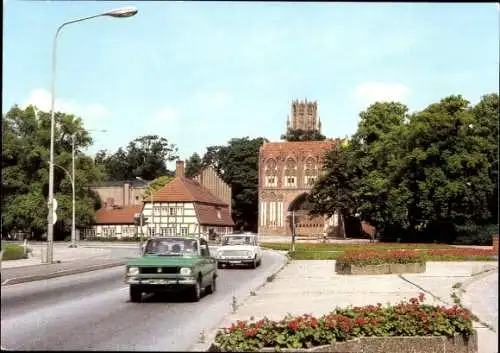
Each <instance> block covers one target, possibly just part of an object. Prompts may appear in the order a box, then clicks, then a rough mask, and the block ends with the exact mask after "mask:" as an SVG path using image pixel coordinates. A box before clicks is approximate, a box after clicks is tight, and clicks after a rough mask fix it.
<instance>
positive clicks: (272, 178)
mask: <svg viewBox="0 0 500 353" xmlns="http://www.w3.org/2000/svg"><path fill="white" fill-rule="evenodd" d="M264 174H265V179H264V184H265V186H267V187H277V186H278V182H277V178H276V176H277V175H278V166H277V164H276V161H275V160H274V159H272V158H271V159H269V160H268V161H267V162H266V166H265V170H264Z"/></svg>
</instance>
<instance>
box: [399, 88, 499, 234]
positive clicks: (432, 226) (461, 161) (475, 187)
mask: <svg viewBox="0 0 500 353" xmlns="http://www.w3.org/2000/svg"><path fill="white" fill-rule="evenodd" d="M483 127H484V123H482V122H480V121H478V120H477V119H476V117H475V116H474V114H473V109H471V108H470V107H469V102H468V101H467V100H465V99H464V98H463V97H462V96H449V97H446V98H444V99H442V100H441V101H440V102H439V103H435V104H431V105H430V106H429V107H427V108H426V109H425V110H423V111H422V112H420V113H417V114H414V115H413V116H412V118H411V119H410V122H409V126H408V131H409V134H408V142H407V145H408V146H409V147H410V148H409V151H408V153H407V156H406V159H405V162H404V164H405V166H404V168H403V169H402V170H401V172H402V173H404V177H403V179H404V180H405V183H406V185H407V186H408V188H409V189H410V190H411V191H412V201H411V204H410V207H409V213H411V214H412V217H414V218H416V220H419V225H420V224H422V223H423V224H424V226H425V228H427V229H428V231H429V234H430V236H432V237H433V238H434V239H438V240H444V241H452V240H453V238H454V236H455V235H456V231H460V228H461V227H464V226H469V225H470V224H486V223H487V222H488V221H489V220H490V219H491V213H490V210H489V208H488V200H490V199H491V197H492V195H493V193H494V188H495V185H494V181H493V180H492V178H491V174H492V173H491V168H492V164H491V162H490V161H489V160H488V156H487V151H488V149H489V148H490V146H489V144H488V140H489V138H488V137H487V135H486V136H485V135H481V132H482V131H483ZM412 223H416V222H415V221H414V222H412Z"/></svg>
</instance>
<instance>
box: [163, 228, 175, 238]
mask: <svg viewBox="0 0 500 353" xmlns="http://www.w3.org/2000/svg"><path fill="white" fill-rule="evenodd" d="M160 234H161V236H162V237H171V236H174V235H175V228H172V227H161V228H160Z"/></svg>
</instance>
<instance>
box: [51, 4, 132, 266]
mask: <svg viewBox="0 0 500 353" xmlns="http://www.w3.org/2000/svg"><path fill="white" fill-rule="evenodd" d="M137 12H138V11H137V9H136V8H135V7H123V8H120V9H116V10H111V11H107V12H103V13H101V14H98V15H94V16H89V17H83V18H79V19H76V20H71V21H68V22H64V23H63V24H62V25H60V26H59V27H57V30H56V34H55V36H54V44H53V48H52V85H51V104H50V106H51V108H50V163H49V200H48V207H49V216H48V224H47V262H48V263H52V262H53V250H54V249H53V247H54V217H53V216H54V212H55V210H54V209H53V205H54V130H55V111H54V105H55V99H56V97H55V95H56V53H57V38H58V36H59V32H60V31H61V29H62V28H63V27H64V26H67V25H69V24H72V23H77V22H82V21H86V20H90V19H93V18H97V17H103V16H109V17H116V18H123V17H131V16H134V15H135V14H137Z"/></svg>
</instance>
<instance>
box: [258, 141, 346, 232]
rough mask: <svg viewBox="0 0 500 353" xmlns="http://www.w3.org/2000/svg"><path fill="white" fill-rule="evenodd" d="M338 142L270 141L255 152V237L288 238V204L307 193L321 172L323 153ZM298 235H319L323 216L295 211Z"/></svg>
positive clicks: (321, 230)
mask: <svg viewBox="0 0 500 353" xmlns="http://www.w3.org/2000/svg"><path fill="white" fill-rule="evenodd" d="M338 142H339V140H336V141H334V140H325V141H306V142H272V143H266V144H264V145H262V146H261V148H260V151H259V228H258V229H259V234H273V235H290V234H291V227H290V224H289V221H288V220H287V212H288V209H289V207H290V204H291V203H292V202H293V201H294V200H295V199H296V198H298V197H299V196H301V195H303V194H304V193H308V192H309V191H310V189H311V188H312V186H313V183H314V181H315V180H317V178H318V177H319V176H320V174H321V173H322V163H323V156H324V154H325V153H326V152H327V151H329V150H330V149H331V148H332V147H333V146H334V145H335V144H336V143H338ZM298 216H299V219H300V221H299V224H298V226H297V228H296V230H297V234H298V235H305V236H307V235H319V234H322V233H323V231H324V226H325V219H324V217H322V216H321V217H314V218H310V217H308V216H307V215H306V213H305V212H304V211H299V212H298Z"/></svg>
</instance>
